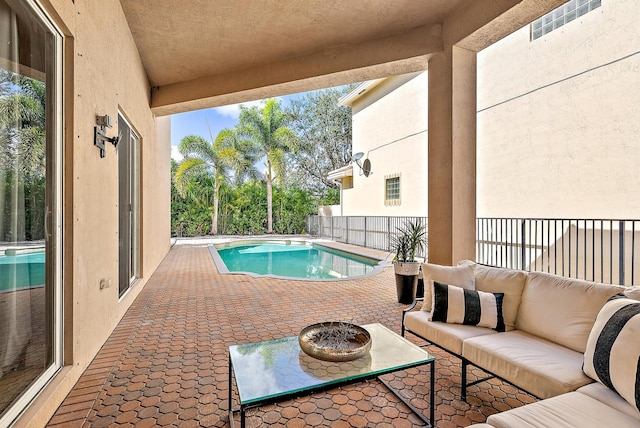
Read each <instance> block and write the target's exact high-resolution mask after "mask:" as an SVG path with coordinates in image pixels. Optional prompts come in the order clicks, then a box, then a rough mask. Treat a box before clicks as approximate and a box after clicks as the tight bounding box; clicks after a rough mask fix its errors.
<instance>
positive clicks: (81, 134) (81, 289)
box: [17, 0, 170, 426]
mask: <svg viewBox="0 0 640 428" xmlns="http://www.w3.org/2000/svg"><path fill="white" fill-rule="evenodd" d="M42 5H43V7H44V8H45V10H46V11H47V13H48V15H49V16H50V17H51V19H52V20H53V22H54V23H55V24H56V26H57V27H58V28H59V29H60V30H61V31H62V32H63V34H64V36H65V39H64V43H65V45H64V58H65V63H64V77H63V85H64V101H65V102H64V106H63V117H64V126H65V131H64V143H63V144H64V146H63V150H64V163H65V164H64V188H63V189H64V193H65V201H66V202H65V206H64V232H63V236H64V244H63V245H64V267H63V269H64V272H63V273H64V281H63V293H64V304H63V319H64V321H63V323H64V349H63V352H64V363H65V366H64V367H63V368H62V370H61V372H60V373H59V374H58V375H56V376H55V377H54V378H53V380H52V381H51V382H50V383H49V384H48V386H47V387H46V388H45V389H44V390H43V391H42V393H40V395H39V396H38V397H37V398H36V401H35V402H34V403H33V404H32V405H30V407H29V408H28V410H27V412H26V413H25V414H24V415H22V417H21V418H20V419H19V420H18V425H17V426H44V425H45V424H46V422H47V421H48V419H49V417H50V416H51V414H53V412H54V411H55V409H56V408H57V406H58V405H59V404H60V403H61V402H62V400H63V399H64V397H65V396H66V394H67V393H68V392H69V390H70V389H71V387H73V385H74V384H75V383H76V381H77V380H78V378H79V377H80V375H81V374H82V372H83V371H84V369H85V368H86V367H87V366H88V364H89V363H90V362H91V360H92V359H93V357H94V356H95V354H96V353H97V351H98V350H99V349H100V347H101V346H102V345H103V344H104V342H105V340H106V339H107V337H108V336H109V335H110V333H111V332H112V331H113V329H114V328H115V326H116V325H117V323H118V321H119V320H120V319H121V318H122V316H123V315H124V313H125V312H126V310H127V309H128V308H129V306H130V305H131V303H132V302H133V300H134V299H135V297H136V296H137V295H138V294H139V293H140V291H141V290H142V288H143V287H144V285H145V283H146V281H147V280H148V278H149V277H150V276H151V274H152V273H153V272H154V271H155V269H156V267H157V266H158V264H159V263H160V261H161V260H162V259H163V257H164V256H165V255H166V253H167V252H168V250H169V244H170V240H169V238H170V234H169V231H170V219H169V213H170V196H169V191H170V190H169V189H170V185H169V179H170V118H169V117H165V118H156V117H154V115H153V114H152V113H151V110H150V107H149V104H150V92H149V83H148V81H147V78H146V73H145V71H144V69H143V67H142V63H141V61H140V57H139V54H138V50H137V48H136V45H135V44H134V41H133V38H132V35H131V32H130V30H129V26H128V24H127V21H126V20H125V16H124V14H123V11H122V7H121V6H120V2H119V1H117V0H105V1H90V2H88V1H81V2H80V1H77V2H75V3H74V2H71V1H69V0H51V1H43V2H42ZM118 112H120V113H121V114H123V115H124V116H125V117H126V118H127V120H128V122H129V123H130V124H131V125H132V127H133V128H134V130H135V131H136V132H137V133H138V135H139V136H140V147H141V186H140V187H141V219H140V223H141V274H140V276H141V279H140V280H139V281H138V282H137V283H136V284H135V285H134V286H133V287H132V288H131V289H130V290H129V291H128V292H127V293H126V294H125V295H124V296H123V297H122V298H121V299H119V298H118V264H119V260H118V155H117V153H116V151H115V150H114V147H113V146H111V145H109V144H107V148H106V149H107V153H106V157H105V158H102V159H101V158H100V156H99V151H98V149H97V148H96V147H94V145H93V137H94V136H93V132H94V125H95V121H96V115H105V114H107V115H109V116H110V117H111V118H112V119H113V121H114V124H117V117H118ZM116 132H117V125H115V126H114V128H112V129H110V130H108V134H109V136H115V134H116ZM102 278H105V279H111V280H112V284H113V285H112V286H111V287H110V288H104V289H100V280H101V279H102Z"/></svg>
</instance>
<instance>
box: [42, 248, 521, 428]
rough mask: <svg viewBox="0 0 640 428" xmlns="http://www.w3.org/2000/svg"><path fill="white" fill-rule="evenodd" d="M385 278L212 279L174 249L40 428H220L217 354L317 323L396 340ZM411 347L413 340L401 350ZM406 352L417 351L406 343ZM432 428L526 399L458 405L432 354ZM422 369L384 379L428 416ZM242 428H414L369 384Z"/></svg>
mask: <svg viewBox="0 0 640 428" xmlns="http://www.w3.org/2000/svg"><path fill="white" fill-rule="evenodd" d="M404 307H405V306H404V305H400V304H398V303H397V302H396V296H395V285H394V279H393V270H392V269H386V270H385V271H384V272H383V273H381V274H378V275H375V276H372V277H368V278H364V279H355V280H347V281H335V282H307V281H290V280H276V279H268V278H252V277H248V276H243V275H219V274H218V272H217V270H216V268H215V266H214V263H213V262H212V259H211V256H210V254H209V251H208V249H207V247H206V246H195V245H194V246H175V247H174V248H173V249H172V250H171V251H170V252H169V254H168V255H167V257H166V258H165V260H164V261H163V262H162V264H161V265H160V267H159V268H158V270H157V271H156V272H155V273H154V275H153V276H152V277H151V278H150V280H149V282H148V284H147V286H146V287H145V289H144V290H143V292H142V293H141V294H140V296H139V297H138V298H137V300H136V301H135V302H134V303H133V305H132V306H131V308H130V309H129V311H128V312H127V314H126V315H125V317H124V318H123V319H122V321H121V322H120V324H119V325H118V327H117V328H116V330H115V331H114V332H113V334H112V335H111V337H109V339H108V340H107V342H106V343H105V345H104V346H103V348H102V349H101V350H100V352H99V354H98V355H97V356H96V358H95V360H94V361H93V362H92V363H91V365H90V366H89V367H88V368H87V370H86V372H85V373H84V374H83V376H82V377H81V378H80V380H79V381H78V383H77V384H76V386H75V387H74V389H73V390H72V391H71V392H70V393H69V395H68V397H67V398H66V400H65V401H64V402H63V404H62V405H61V406H60V408H59V409H58V411H57V412H56V414H55V415H54V416H53V417H52V419H51V420H50V421H49V425H48V426H51V427H56V428H62V427H83V426H84V427H86V426H90V427H94V428H99V427H105V426H136V427H147V426H171V427H177V426H179V427H198V426H203V427H223V426H228V425H229V421H228V416H227V409H228V405H229V403H228V398H227V394H228V391H227V381H228V368H227V364H228V347H229V346H230V345H233V344H239V343H248V342H255V341H260V340H268V339H275V338H278V337H284V336H294V335H297V334H298V332H299V331H300V330H301V329H302V328H303V327H305V326H306V325H309V324H312V323H316V322H320V321H324V320H345V321H351V322H354V323H357V324H368V323H373V322H380V323H382V324H384V325H386V326H387V327H389V328H391V329H392V330H394V331H396V332H399V331H400V316H401V311H402V309H403V308H404ZM412 340H414V339H412ZM415 342H416V343H419V340H417V339H415ZM427 349H428V350H429V352H431V353H432V354H434V355H435V356H436V358H437V362H436V422H437V426H438V427H440V428H450V427H463V426H467V425H470V424H472V423H476V422H483V421H485V419H486V417H487V416H488V415H490V414H492V413H496V412H499V411H504V410H507V409H509V408H511V407H515V406H520V405H522V404H523V403H530V402H532V401H534V399H533V398H532V397H531V396H529V395H527V394H525V393H523V392H522V391H520V390H518V389H516V388H514V387H512V386H509V385H507V384H504V383H502V382H500V381H498V380H495V379H494V380H491V381H489V382H484V383H481V384H479V385H477V386H474V387H471V388H469V392H468V402H464V401H461V400H460V399H459V394H460V388H459V385H460V361H459V360H458V359H456V358H454V357H451V356H450V355H448V354H447V353H446V352H443V351H441V350H439V349H438V348H436V347H434V346H430V347H429V348H427ZM428 376H429V373H428V366H426V367H424V368H416V369H409V370H406V371H402V372H398V373H397V374H395V375H388V376H386V377H385V379H388V380H390V381H391V384H392V385H393V386H394V387H395V388H396V389H398V390H401V393H402V394H403V395H405V396H406V397H410V398H411V400H412V404H413V405H414V406H415V407H417V408H418V409H422V410H423V413H424V414H428V404H429V403H428V397H429V391H428V386H429V382H428V380H429V377H428ZM248 415H249V416H248V418H247V423H248V426H253V427H257V426H279V427H290V428H293V427H307V426H319V427H333V428H341V427H396V428H397V427H411V426H419V425H420V421H419V419H418V418H417V417H415V415H413V414H412V413H411V412H410V411H409V409H408V408H407V407H406V406H405V405H404V404H402V403H401V402H400V401H399V400H398V399H397V398H396V397H395V396H394V395H393V394H391V393H390V392H389V391H387V390H386V388H385V387H384V386H383V385H381V384H380V383H379V382H377V381H368V382H363V383H360V384H357V385H353V386H349V387H343V388H336V389H334V390H331V391H328V392H326V393H320V394H315V395H313V396H310V397H301V398H298V399H295V400H290V401H286V402H282V403H279V404H277V405H270V406H265V407H262V408H259V409H254V410H251V411H250V412H249V414H248Z"/></svg>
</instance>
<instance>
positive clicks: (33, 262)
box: [0, 252, 45, 293]
mask: <svg viewBox="0 0 640 428" xmlns="http://www.w3.org/2000/svg"><path fill="white" fill-rule="evenodd" d="M44 260H45V258H44V252H37V253H27V254H18V255H15V256H0V293H1V292H3V291H10V290H16V289H21V288H29V287H35V286H40V285H44V281H45V279H44V277H45V270H44Z"/></svg>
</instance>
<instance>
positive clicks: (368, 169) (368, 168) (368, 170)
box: [362, 158, 371, 177]
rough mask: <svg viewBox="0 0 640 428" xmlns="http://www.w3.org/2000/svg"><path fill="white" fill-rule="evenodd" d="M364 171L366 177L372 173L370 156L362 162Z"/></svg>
mask: <svg viewBox="0 0 640 428" xmlns="http://www.w3.org/2000/svg"><path fill="white" fill-rule="evenodd" d="M362 173H363V174H364V176H365V177H368V176H369V175H370V174H371V161H370V160H369V158H367V159H365V160H364V162H363V163H362Z"/></svg>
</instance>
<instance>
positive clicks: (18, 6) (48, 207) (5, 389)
mask: <svg viewBox="0 0 640 428" xmlns="http://www.w3.org/2000/svg"><path fill="white" fill-rule="evenodd" d="M61 111H62V36H61V34H60V32H59V31H58V30H57V29H56V28H55V27H54V26H53V24H52V23H51V22H50V21H49V19H48V18H47V17H46V16H45V14H44V12H43V11H42V10H41V9H40V7H39V6H38V5H37V4H36V3H35V2H34V1H32V0H26V1H8V0H0V154H1V155H0V207H2V210H1V213H0V242H2V249H1V250H0V257H1V258H2V263H0V426H3V427H4V426H10V425H11V424H12V422H13V421H14V420H15V418H16V417H17V416H18V415H19V414H20V413H21V412H22V411H23V410H24V409H25V408H26V407H27V405H28V404H29V403H30V402H31V401H32V400H33V398H34V397H35V396H36V395H37V394H38V392H39V391H40V390H41V389H42V388H44V386H45V385H46V384H47V383H48V382H49V381H50V380H51V378H52V377H53V376H54V375H55V373H56V372H57V371H58V370H59V368H60V367H61V365H62V265H63V264H62V124H61V122H62V117H61Z"/></svg>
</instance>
